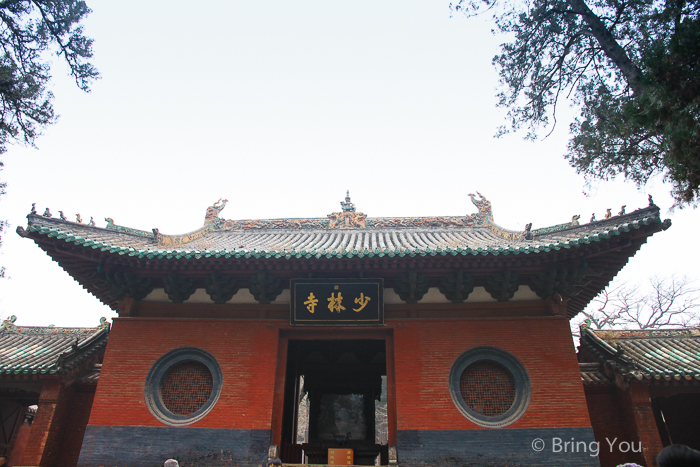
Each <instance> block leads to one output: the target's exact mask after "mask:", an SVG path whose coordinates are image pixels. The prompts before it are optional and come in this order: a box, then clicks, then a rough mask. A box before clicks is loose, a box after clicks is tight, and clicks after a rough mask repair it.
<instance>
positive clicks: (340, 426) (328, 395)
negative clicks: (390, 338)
mask: <svg viewBox="0 0 700 467" xmlns="http://www.w3.org/2000/svg"><path fill="white" fill-rule="evenodd" d="M386 374H387V372H386V341H385V340H383V339H381V340H380V339H374V340H372V339H364V340H291V339H290V340H289V343H288V351H287V369H286V378H285V396H284V413H283V421H282V446H281V447H282V450H281V451H282V453H281V454H282V461H283V462H284V463H295V464H297V463H310V464H326V463H328V459H327V456H328V449H329V448H349V449H352V452H353V465H386V464H388V421H387V377H386Z"/></svg>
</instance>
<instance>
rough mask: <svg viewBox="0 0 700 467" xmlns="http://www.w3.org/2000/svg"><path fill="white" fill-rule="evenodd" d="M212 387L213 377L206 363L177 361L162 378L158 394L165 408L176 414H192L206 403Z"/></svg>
mask: <svg viewBox="0 0 700 467" xmlns="http://www.w3.org/2000/svg"><path fill="white" fill-rule="evenodd" d="M212 389H214V378H212V376H211V371H209V368H207V366H206V365H204V364H202V363H199V362H195V361H188V362H182V363H178V364H177V365H175V366H174V367H172V368H171V369H170V371H168V374H167V375H165V378H163V387H162V388H161V390H160V396H161V397H162V398H163V405H164V406H165V408H166V409H168V410H170V411H171V412H172V413H174V414H178V415H192V414H193V413H195V412H196V411H198V410H199V409H201V408H202V407H204V404H206V403H207V401H208V400H209V396H211V391H212Z"/></svg>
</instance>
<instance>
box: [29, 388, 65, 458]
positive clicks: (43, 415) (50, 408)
mask: <svg viewBox="0 0 700 467" xmlns="http://www.w3.org/2000/svg"><path fill="white" fill-rule="evenodd" d="M63 392H64V388H63V386H61V383H60V381H59V379H58V378H56V377H52V378H45V379H43V380H42V388H41V395H40V396H39V403H38V408H37V411H36V416H35V417H34V423H33V424H32V430H31V431H30V433H29V440H28V441H27V447H26V448H25V450H24V456H23V457H22V465H47V466H49V461H48V460H47V459H49V458H50V453H51V446H52V440H51V436H50V435H51V431H52V428H53V423H54V420H55V419H56V412H57V411H58V408H60V402H61V400H62V399H63ZM54 433H55V430H54Z"/></svg>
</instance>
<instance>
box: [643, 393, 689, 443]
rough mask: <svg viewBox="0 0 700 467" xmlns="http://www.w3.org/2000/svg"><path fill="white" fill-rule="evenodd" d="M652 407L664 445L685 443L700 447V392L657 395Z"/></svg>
mask: <svg viewBox="0 0 700 467" xmlns="http://www.w3.org/2000/svg"><path fill="white" fill-rule="evenodd" d="M652 407H653V408H654V415H655V417H656V426H657V428H658V429H659V436H660V437H661V442H662V443H663V445H664V446H668V445H670V444H685V445H686V446H690V447H691V448H693V449H700V394H698V393H697V392H695V393H685V394H676V395H674V396H670V397H656V398H654V399H652Z"/></svg>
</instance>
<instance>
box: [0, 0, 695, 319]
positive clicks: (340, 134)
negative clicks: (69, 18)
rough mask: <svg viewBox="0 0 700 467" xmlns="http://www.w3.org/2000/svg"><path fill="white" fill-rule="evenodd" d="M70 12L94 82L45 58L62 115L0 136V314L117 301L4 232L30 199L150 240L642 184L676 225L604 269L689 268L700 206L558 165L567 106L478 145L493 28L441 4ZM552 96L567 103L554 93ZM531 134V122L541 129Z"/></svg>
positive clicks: (537, 201)
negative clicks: (541, 123)
mask: <svg viewBox="0 0 700 467" xmlns="http://www.w3.org/2000/svg"><path fill="white" fill-rule="evenodd" d="M88 5H89V6H90V7H91V8H92V9H93V13H92V15H91V16H90V17H89V18H88V20H87V21H86V23H85V29H86V32H87V34H88V35H89V36H90V37H92V38H94V39H95V44H94V52H95V57H94V64H95V65H96V66H97V68H98V69H99V71H100V73H101V74H102V79H101V80H99V81H97V82H96V83H95V84H94V85H93V86H92V92H91V93H90V94H85V93H82V92H81V91H79V90H78V89H77V87H75V85H74V84H73V82H72V81H71V79H70V78H69V77H67V76H66V74H67V70H66V66H65V65H64V64H62V63H60V62H56V64H55V65H54V68H53V74H54V81H53V92H54V93H55V95H56V99H55V102H54V104H55V108H56V111H57V113H59V114H60V115H61V118H60V120H59V121H58V123H56V124H55V125H53V126H52V127H50V128H48V129H47V130H46V131H45V132H44V134H43V135H42V136H41V137H40V138H39V139H38V141H37V146H38V149H31V148H22V147H17V146H15V147H11V148H10V150H9V151H8V153H7V154H6V155H5V156H4V162H5V169H4V170H3V172H2V179H3V180H7V181H8V194H7V195H6V196H4V197H3V198H2V199H0V217H1V218H3V219H7V220H9V222H10V223H11V226H10V228H9V231H7V232H5V233H4V235H3V241H4V245H3V247H2V250H1V251H0V264H3V265H5V266H6V268H7V270H8V271H7V272H8V276H9V278H8V279H5V280H2V281H0V313H1V314H2V318H5V317H7V316H9V315H12V314H14V315H17V317H18V321H17V324H19V325H48V324H54V325H57V326H95V325H97V324H98V322H99V318H100V317H101V316H107V317H108V318H110V317H113V316H114V313H113V312H112V311H111V310H110V309H108V308H107V307H106V306H104V305H102V304H101V303H100V302H98V301H97V300H96V299H95V298H94V297H92V296H91V295H90V294H88V293H87V292H86V291H85V290H83V289H82V288H81V287H80V286H79V285H78V284H77V283H76V282H75V281H73V280H72V278H71V277H70V276H69V275H68V274H67V273H65V272H64V271H63V270H62V269H60V268H59V267H58V265H57V264H55V263H52V262H51V260H50V259H49V257H48V256H46V255H45V254H44V253H43V252H42V250H40V249H39V248H38V247H37V246H36V245H35V244H34V243H33V242H31V241H30V240H27V239H22V238H20V237H19V236H18V235H17V234H16V233H15V232H14V231H15V229H16V227H17V226H26V219H25V216H26V214H27V213H29V210H30V208H31V204H32V203H37V210H38V211H39V212H40V213H42V212H43V211H44V209H45V208H46V207H47V206H48V207H50V209H51V212H52V213H54V215H58V211H59V210H63V211H64V212H65V213H66V214H67V215H68V216H69V219H71V220H74V219H75V214H76V213H80V214H81V215H82V218H83V219H84V220H85V221H86V222H87V221H88V220H89V219H90V217H91V216H92V217H94V219H95V221H96V223H97V225H98V226H100V227H103V226H104V225H105V221H104V218H105V217H112V218H113V219H114V221H115V223H117V224H119V225H124V226H128V227H133V228H138V229H143V230H149V231H150V230H151V229H152V228H154V227H157V228H159V229H160V231H161V232H162V233H165V234H179V233H185V232H189V231H192V230H195V229H197V228H199V227H200V226H201V225H202V222H203V219H204V213H205V210H206V208H207V206H209V205H211V204H212V203H213V202H215V201H216V200H218V199H219V198H228V199H229V204H228V205H227V207H226V209H225V210H224V211H223V212H222V213H221V216H222V217H224V218H226V219H250V218H276V217H325V216H326V214H329V213H331V212H333V211H337V210H338V208H339V204H338V203H339V202H340V201H341V200H342V199H343V197H344V196H345V190H347V189H349V190H350V195H351V197H352V200H353V202H354V203H355V204H356V206H357V208H358V210H359V211H362V212H364V213H365V214H367V215H368V216H370V217H381V216H391V217H399V216H424V215H425V216H434V215H465V214H468V213H472V212H474V211H475V210H476V209H475V208H474V206H473V205H472V204H471V202H470V201H469V197H468V196H467V195H468V194H469V193H471V192H474V191H479V192H481V193H482V194H483V195H484V196H486V197H487V198H488V199H489V200H490V201H491V202H492V205H493V212H494V219H495V221H496V223H498V224H499V225H501V226H503V227H505V228H509V229H522V228H523V227H524V226H525V224H527V223H529V222H532V223H533V228H538V227H544V226H548V225H553V224H557V223H563V222H567V221H569V220H570V219H571V216H572V215H574V214H580V215H581V221H586V222H587V221H588V219H590V216H591V213H593V212H595V213H596V216H597V218H598V219H601V218H602V217H603V215H604V214H605V209H606V208H612V209H613V213H617V212H618V211H619V209H620V206H621V205H623V204H625V205H627V210H628V212H629V211H632V210H634V209H636V208H641V207H645V206H646V205H647V193H651V194H653V196H654V200H655V202H656V204H657V205H659V206H660V207H661V209H662V217H664V218H666V217H670V218H671V219H672V221H673V224H674V225H673V226H672V227H671V229H669V230H668V231H667V232H661V233H659V234H656V235H655V236H654V237H652V238H651V239H650V241H649V243H648V244H647V245H645V246H644V247H642V249H641V251H640V252H639V253H638V254H637V256H636V257H635V258H633V259H632V260H631V261H630V262H629V264H628V266H627V267H626V268H625V269H624V270H623V272H622V274H621V275H620V277H622V278H623V279H627V280H645V279H646V278H647V277H648V276H650V275H653V274H657V275H661V276H663V275H669V274H672V273H678V274H681V275H682V274H686V275H688V276H691V277H693V278H697V277H698V274H697V273H696V271H695V265H696V264H698V263H699V262H700V253H699V252H698V250H697V248H695V247H694V244H693V239H694V238H695V236H696V235H695V234H696V232H698V229H699V228H700V217H699V216H698V214H697V212H696V211H694V210H692V209H686V210H682V211H675V212H672V213H671V212H668V209H669V208H670V206H671V204H672V201H671V198H670V196H669V195H668V187H667V186H665V185H663V184H662V182H661V181H660V180H659V181H657V182H656V183H654V184H653V185H650V186H647V187H645V188H644V189H643V190H642V191H638V190H637V189H636V187H635V186H633V185H631V184H628V183H625V182H623V181H616V182H612V183H600V184H598V185H597V186H596V187H595V188H594V189H593V190H591V191H590V193H589V194H590V196H585V195H584V194H583V190H584V180H583V178H582V177H580V176H578V175H576V173H575V171H574V169H572V168H571V167H570V166H569V165H568V164H567V162H566V161H565V160H564V158H563V154H564V153H565V150H566V142H567V140H568V136H569V134H568V118H570V115H572V112H571V111H570V110H569V109H566V108H563V111H564V112H563V113H562V115H560V122H559V126H558V127H557V128H556V129H555V131H554V133H553V134H552V136H550V137H549V138H547V139H545V140H540V141H537V142H534V143H533V142H528V141H524V140H523V139H522V137H523V136H524V135H523V134H515V135H508V136H507V137H504V138H501V139H494V138H493V135H494V133H495V132H496V128H497V127H498V126H499V125H501V124H502V123H504V120H503V116H504V112H503V111H502V110H498V109H496V108H495V103H496V98H495V93H496V87H497V84H498V83H497V81H498V76H497V73H496V71H495V69H494V68H493V66H492V64H491V58H492V57H493V56H494V55H495V54H496V53H498V51H499V48H498V45H499V44H500V43H501V42H503V41H504V40H505V39H506V38H505V37H503V36H493V35H492V34H491V32H490V30H491V27H492V24H491V23H490V22H489V21H488V20H487V19H486V18H484V19H481V18H478V19H473V18H472V19H469V18H466V17H464V16H462V15H456V16H454V17H452V18H451V17H450V10H449V2H448V1H445V2H441V1H432V2H426V1H422V2H419V1H412V0H404V1H401V2H398V1H379V2H378V1H376V0H374V1H362V0H353V1H328V0H323V1H320V0H318V1H304V0H302V1H298V2H259V1H245V2H242V1H227V2H215V1H206V2H198V3H197V4H196V6H193V4H192V3H191V2H187V3H185V2H182V1H167V2H166V1H149V2H143V1H138V2H136V1H130V0H121V1H119V2H114V1H106V0H101V1H94V0H88ZM562 107H564V106H562ZM543 133H544V132H543Z"/></svg>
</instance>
